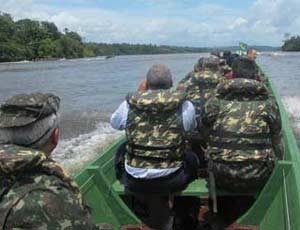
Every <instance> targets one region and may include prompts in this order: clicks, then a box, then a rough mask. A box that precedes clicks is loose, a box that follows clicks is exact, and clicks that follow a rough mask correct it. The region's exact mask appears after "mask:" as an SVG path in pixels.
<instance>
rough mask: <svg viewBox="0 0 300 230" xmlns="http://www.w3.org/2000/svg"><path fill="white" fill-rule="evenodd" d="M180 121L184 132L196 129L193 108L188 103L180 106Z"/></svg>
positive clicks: (190, 103)
mask: <svg viewBox="0 0 300 230" xmlns="http://www.w3.org/2000/svg"><path fill="white" fill-rule="evenodd" d="M182 121H183V128H184V131H192V130H194V129H195V128H196V127H197V121H196V111H195V107H194V105H193V104H192V102H190V101H185V102H184V103H183V104H182Z"/></svg>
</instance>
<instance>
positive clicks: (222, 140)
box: [202, 79, 281, 192]
mask: <svg viewBox="0 0 300 230" xmlns="http://www.w3.org/2000/svg"><path fill="white" fill-rule="evenodd" d="M202 121H203V122H204V123H206V124H209V125H210V126H211V131H210V136H209V142H208V149H207V152H208V156H209V159H210V161H211V162H212V168H211V170H212V171H213V173H214V175H215V179H216V184H217V187H221V188H225V189H229V190H232V191H238V192H241V191H244V192H251V191H257V190H258V189H260V188H261V187H262V186H263V185H264V184H265V182H266V180H267V179H268V177H269V176H270V174H271V172H272V170H273V167H274V162H275V160H276V154H275V152H274V145H276V144H277V143H274V142H272V138H273V137H274V136H279V135H280V130H281V120H280V113H279V110H278V106H277V104H276V102H275V101H274V100H273V99H272V98H269V97H268V94H267V89H266V87H265V86H264V85H263V84H262V83H261V82H258V81H255V80H249V79H233V80H224V81H222V82H221V83H220V84H219V85H218V87H217V94H216V96H215V97H213V98H211V99H210V100H209V101H208V102H207V104H206V106H205V113H204V116H203V119H202Z"/></svg>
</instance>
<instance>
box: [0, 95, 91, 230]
mask: <svg viewBox="0 0 300 230" xmlns="http://www.w3.org/2000/svg"><path fill="white" fill-rule="evenodd" d="M59 105H60V99H59V98H58V97H57V96H55V95H52V94H42V93H34V94H20V95H16V96H14V97H11V98H9V99H8V100H7V101H6V102H5V103H4V104H3V105H2V106H1V108H0V143H1V145H0V183H1V184H0V228H1V229H24V228H26V229H97V228H96V227H95V226H93V224H92V223H91V221H90V219H89V218H90V216H89V210H88V207H87V206H86V205H85V204H84V203H83V202H82V197H81V194H80V192H79V190H78V188H77V187H76V185H75V183H74V182H73V181H72V180H71V178H69V177H68V176H66V174H65V173H64V171H63V169H62V168H61V167H60V166H59V165H58V164H57V163H56V162H55V161H54V160H52V159H51V158H50V154H51V152H52V151H53V149H54V148H55V147H56V145H57V142H58V136H59V129H58V125H59V113H58V109H59Z"/></svg>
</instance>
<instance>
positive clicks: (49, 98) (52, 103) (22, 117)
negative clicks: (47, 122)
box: [0, 93, 60, 128]
mask: <svg viewBox="0 0 300 230" xmlns="http://www.w3.org/2000/svg"><path fill="white" fill-rule="evenodd" d="M59 104H60V99H59V97H57V96H55V95H53V94H43V93H33V94H18V95H16V96H13V97H11V98H9V99H8V100H7V101H6V102H5V103H4V104H3V105H1V107H0V128H11V127H20V126H25V125H28V124H31V123H33V122H35V121H37V120H39V119H42V118H44V117H47V116H49V115H51V114H53V113H56V112H57V111H58V109H59Z"/></svg>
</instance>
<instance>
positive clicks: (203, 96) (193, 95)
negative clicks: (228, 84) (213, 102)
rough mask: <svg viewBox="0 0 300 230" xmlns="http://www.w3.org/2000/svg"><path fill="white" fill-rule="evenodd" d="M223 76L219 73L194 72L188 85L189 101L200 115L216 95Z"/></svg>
mask: <svg viewBox="0 0 300 230" xmlns="http://www.w3.org/2000/svg"><path fill="white" fill-rule="evenodd" d="M221 78H222V75H221V73H220V72H219V71H212V70H203V71H200V72H194V73H193V74H192V76H191V79H190V81H189V83H188V84H187V99H188V100H190V101H191V102H192V103H193V104H194V106H195V108H196V113H197V114H200V113H201V111H202V110H203V106H204V104H205V102H206V101H207V100H208V99H209V98H210V97H211V96H213V95H214V93H215V88H216V86H217V85H218V83H219V81H220V79H221Z"/></svg>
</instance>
